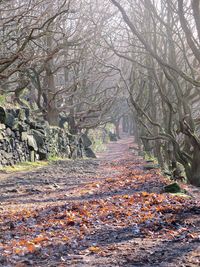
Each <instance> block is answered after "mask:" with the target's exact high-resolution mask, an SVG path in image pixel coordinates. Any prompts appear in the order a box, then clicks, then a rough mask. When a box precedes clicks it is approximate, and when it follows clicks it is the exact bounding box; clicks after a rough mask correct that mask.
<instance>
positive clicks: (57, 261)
mask: <svg viewBox="0 0 200 267" xmlns="http://www.w3.org/2000/svg"><path fill="white" fill-rule="evenodd" d="M143 165H144V162H143V160H142V159H141V158H140V157H138V156H137V146H136V145H135V144H134V143H133V139H132V137H131V138H125V139H122V140H119V141H118V142H112V143H110V144H109V145H108V149H107V151H106V152H104V153H100V154H99V155H98V158H97V159H95V160H91V159H86V160H75V161H70V160H66V161H58V162H56V163H55V164H53V165H51V166H48V167H45V168H42V169H36V170H35V171H32V172H27V173H16V174H9V175H4V176H3V177H2V178H1V179H0V266H18V267H23V266H52V267H53V266H60V267H61V266H77V267H79V266H80V267H82V266H99V267H103V266H107V267H109V266H127V267H129V266H130V267H134V266H146V267H147V266H149V267H150V266H155V267H156V266H160V267H164V266H165V267H170V266H174V267H175V266H178V267H183V266H185V267H190V266H191V267H192V266H200V216H199V215H200V203H199V189H197V188H194V187H191V186H186V185H183V184H182V186H183V187H184V188H185V189H186V190H188V191H189V194H190V195H191V197H189V198H184V197H179V196H173V195H170V194H165V193H163V192H162V189H163V186H164V185H166V184H167V183H170V181H169V180H168V179H167V178H165V177H163V176H162V175H161V174H160V171H159V170H158V169H153V170H149V171H147V170H145V169H144V168H143Z"/></svg>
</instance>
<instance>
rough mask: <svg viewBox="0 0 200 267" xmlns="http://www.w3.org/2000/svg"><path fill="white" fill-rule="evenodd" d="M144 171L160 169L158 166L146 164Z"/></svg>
mask: <svg viewBox="0 0 200 267" xmlns="http://www.w3.org/2000/svg"><path fill="white" fill-rule="evenodd" d="M143 169H144V170H153V169H159V165H158V164H146V165H144V166H143Z"/></svg>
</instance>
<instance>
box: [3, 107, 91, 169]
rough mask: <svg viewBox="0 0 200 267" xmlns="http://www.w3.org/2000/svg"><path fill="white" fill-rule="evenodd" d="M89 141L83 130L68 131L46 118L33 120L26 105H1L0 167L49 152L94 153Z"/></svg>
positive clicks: (68, 154) (66, 154)
mask: <svg viewBox="0 0 200 267" xmlns="http://www.w3.org/2000/svg"><path fill="white" fill-rule="evenodd" d="M90 145H91V142H89V139H88V137H87V136H85V135H84V134H82V135H76V136H75V135H71V134H69V133H68V132H67V130H66V129H63V128H59V127H50V126H49V124H48V123H47V122H46V121H42V120H41V121H34V120H33V119H32V118H31V116H30V112H29V110H28V109H26V108H21V109H5V108H3V107H0V167H2V166H12V165H14V164H16V163H19V162H24V161H35V160H45V159H48V158H49V157H50V156H59V157H68V158H73V159H75V158H77V157H83V156H87V157H95V155H94V153H93V152H92V150H91V149H90V147H89V146H90Z"/></svg>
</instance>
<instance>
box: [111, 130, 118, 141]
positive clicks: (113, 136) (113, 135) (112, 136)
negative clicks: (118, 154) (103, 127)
mask: <svg viewBox="0 0 200 267" xmlns="http://www.w3.org/2000/svg"><path fill="white" fill-rule="evenodd" d="M109 138H110V141H114V142H116V141H117V135H116V134H115V133H112V132H109Z"/></svg>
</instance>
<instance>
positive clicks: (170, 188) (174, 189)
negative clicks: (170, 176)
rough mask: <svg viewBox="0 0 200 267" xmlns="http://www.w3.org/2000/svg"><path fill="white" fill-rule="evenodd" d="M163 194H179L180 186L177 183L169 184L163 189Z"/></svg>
mask: <svg viewBox="0 0 200 267" xmlns="http://www.w3.org/2000/svg"><path fill="white" fill-rule="evenodd" d="M164 192H165V193H180V192H182V190H181V188H180V186H179V185H178V184H177V183H173V184H169V185H166V186H165V187H164Z"/></svg>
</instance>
